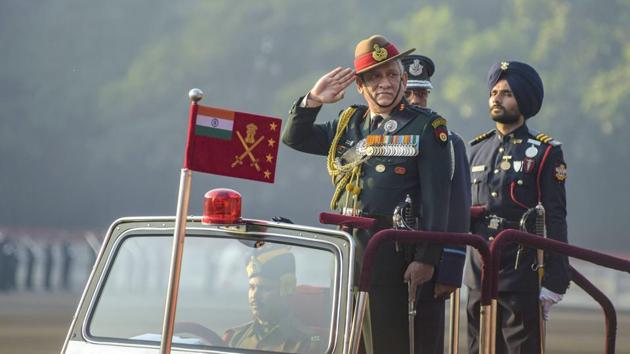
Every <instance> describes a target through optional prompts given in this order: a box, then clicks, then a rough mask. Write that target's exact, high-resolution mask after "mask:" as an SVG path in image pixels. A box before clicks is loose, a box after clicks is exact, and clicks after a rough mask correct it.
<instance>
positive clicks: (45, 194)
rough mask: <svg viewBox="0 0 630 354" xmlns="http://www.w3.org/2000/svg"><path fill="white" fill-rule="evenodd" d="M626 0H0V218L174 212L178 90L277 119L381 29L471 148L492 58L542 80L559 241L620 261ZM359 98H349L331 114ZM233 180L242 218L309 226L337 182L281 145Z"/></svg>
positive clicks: (626, 222)
mask: <svg viewBox="0 0 630 354" xmlns="http://www.w3.org/2000/svg"><path fill="white" fill-rule="evenodd" d="M629 23H630V1H628V0H608V1H604V2H602V1H594V0H593V1H588V0H578V1H561V0H551V1H550V0H528V1H524V0H514V1H503V0H483V1H474V2H460V1H455V0H447V1H444V0H440V1H438V0H430V1H423V2H410V1H397V0H391V1H387V2H385V1H358V0H356V1H341V2H340V1H333V0H321V1H317V2H313V1H289V0H266V1H193V0H182V1H166V0H150V1H149V0H134V1H128V0H124V1H123V0H109V1H106V2H93V1H90V2H85V1H79V0H57V1H51V2H48V1H18V0H3V1H2V2H1V3H0V53H1V54H0V64H1V65H0V198H1V199H0V200H2V203H0V225H4V226H9V227H23V226H28V227H33V226H38V227H45V228H48V227H54V228H61V229H67V228H70V229H72V228H80V229H98V230H104V229H105V228H106V227H107V226H108V225H109V224H110V223H111V222H112V220H113V219H115V218H118V217H120V216H125V215H173V214H174V213H175V203H176V196H177V189H178V181H179V169H180V168H181V166H182V160H183V153H184V142H185V131H186V128H187V110H188V104H189V101H188V97H187V93H188V90H189V89H191V88H193V87H198V88H201V89H202V90H203V91H204V92H205V94H206V97H205V98H204V100H203V101H202V103H204V104H207V105H215V106H219V107H226V108H231V109H234V110H240V111H247V112H255V113H260V114H265V115H274V116H277V117H282V118H284V117H285V116H286V112H287V111H288V110H289V108H290V106H291V104H292V102H293V100H294V99H295V98H297V97H298V96H299V95H302V94H304V93H306V92H307V91H308V90H309V89H310V87H311V86H312V85H313V83H314V81H315V80H316V79H317V78H318V77H319V76H321V75H322V74H323V73H325V72H327V71H328V70H329V69H331V68H333V67H335V66H337V65H341V66H350V65H352V60H353V53H354V46H355V44H356V42H358V41H359V40H361V39H363V38H367V37H368V36H369V35H371V34H374V33H381V34H384V35H385V36H387V37H388V38H389V39H391V40H392V41H394V42H395V43H396V44H397V45H398V47H399V48H400V49H401V50H403V49H405V48H408V47H416V48H417V51H416V52H417V53H421V54H424V55H428V56H429V57H431V58H432V59H433V60H434V61H435V63H436V66H437V70H436V74H435V75H434V78H433V82H434V86H435V89H434V91H433V92H432V94H431V96H430V106H431V107H432V108H433V109H434V110H436V111H438V112H439V113H441V114H442V115H443V116H444V117H446V118H447V119H448V121H449V127H450V128H451V129H453V130H455V131H457V132H459V133H460V134H461V135H462V136H463V137H464V138H465V139H466V140H469V139H472V138H473V137H474V136H475V135H477V134H479V133H481V132H485V131H487V130H488V129H490V128H492V124H491V121H490V119H489V118H488V114H487V95H488V90H487V88H486V80H485V77H486V73H487V70H488V68H489V66H490V65H491V64H492V63H494V62H497V61H500V60H504V59H515V60H522V61H526V62H528V63H531V64H532V65H533V66H534V67H536V68H537V69H538V70H539V72H540V74H541V75H542V77H543V80H544V83H545V91H546V94H545V99H544V104H543V108H542V110H541V112H540V113H539V114H538V115H537V116H536V117H535V118H533V119H531V120H530V121H529V123H530V125H531V126H532V127H533V128H534V129H537V130H541V131H543V132H545V133H547V134H548V135H550V136H553V137H555V138H556V139H558V140H560V141H562V142H563V143H564V145H563V149H564V152H565V156H566V160H567V164H568V168H569V169H568V176H569V178H568V180H567V189H568V212H569V219H568V222H569V237H570V240H571V242H572V243H574V244H577V245H581V246H586V247H592V248H595V249H605V250H612V249H614V250H616V251H623V252H625V251H628V249H629V248H630V241H629V240H630V239H629V238H628V237H627V234H628V231H627V230H628V228H629V226H630V218H629V217H627V210H628V207H627V205H628V199H629V197H630V188H628V187H627V183H626V181H627V176H626V175H627V174H628V169H629V167H630V166H629V164H628V157H627V156H628V152H629V146H628V141H630V139H629V138H630V134H629V130H628V129H627V125H628V120H627V114H628V113H627V112H630V100H629V99H628V98H629V93H630V85H628V84H627V82H628V81H629V80H630V39H629V38H630V36H628V33H629V32H630V28H629V27H630V25H629ZM359 101H360V97H358V96H357V95H356V93H355V90H354V89H351V90H350V92H349V93H348V95H347V97H346V99H345V100H343V101H342V104H339V105H336V106H331V107H328V108H326V109H325V110H324V111H323V112H322V114H320V120H322V121H323V120H328V119H332V118H333V117H334V116H335V115H336V113H337V112H338V110H340V109H342V108H343V107H344V106H346V105H348V104H351V103H356V102H359ZM214 187H231V188H234V189H237V190H239V191H240V192H241V193H242V194H243V196H244V215H246V216H247V217H253V218H270V217H272V216H274V215H283V216H286V217H289V218H292V219H294V220H295V221H297V222H300V223H307V224H315V223H316V222H317V218H316V217H317V214H318V213H319V212H320V211H323V210H326V209H327V205H328V202H329V198H330V195H331V192H332V187H331V185H330V182H329V178H328V176H327V173H326V169H325V161H324V158H323V157H318V156H307V155H304V154H301V153H298V152H295V151H292V150H290V149H288V148H286V147H285V146H282V147H281V149H280V153H279V158H278V167H277V174H276V183H275V184H274V185H267V184H261V183H254V182H249V181H243V180H236V179H227V178H223V177H217V176H206V175H201V174H195V175H194V177H193V193H192V196H193V197H192V200H191V209H190V210H191V213H193V214H199V213H200V211H201V200H202V195H203V193H204V192H205V191H206V190H208V189H211V188H214Z"/></svg>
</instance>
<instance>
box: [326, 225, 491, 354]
mask: <svg viewBox="0 0 630 354" xmlns="http://www.w3.org/2000/svg"><path fill="white" fill-rule="evenodd" d="M374 221H375V220H374V219H371V218H362V217H355V216H343V215H338V214H331V213H321V214H320V222H321V223H323V224H332V225H339V226H342V227H349V228H361V229H370V228H372V227H373V225H374ZM390 241H399V242H403V243H412V242H433V243H439V244H451V245H462V246H465V245H469V246H472V247H474V248H476V249H477V250H478V251H479V253H480V255H481V261H482V262H481V284H482V286H481V309H480V312H481V314H480V317H481V321H480V322H481V338H482V339H481V342H482V343H483V344H484V347H488V345H489V342H490V326H489V324H490V317H489V315H491V313H492V310H491V305H490V302H491V298H490V285H491V284H490V281H491V280H492V278H491V277H489V276H488V275H489V274H491V273H492V272H491V270H490V269H489V267H491V266H492V262H490V249H489V248H488V245H487V244H486V242H485V241H484V239H483V238H482V237H481V236H478V235H471V234H461V233H447V232H428V231H404V230H395V229H385V230H381V231H379V232H377V233H376V234H374V235H372V237H370V239H369V241H368V244H367V246H366V248H365V250H364V255H363V266H362V269H361V277H360V279H359V294H358V297H357V303H356V306H355V311H354V317H353V319H352V331H351V338H350V339H349V343H348V344H349V349H348V352H349V353H353V354H354V353H357V352H358V350H359V341H360V333H361V326H362V324H363V319H364V314H365V311H366V309H367V302H368V298H369V296H368V289H369V288H370V283H371V277H372V263H373V259H374V257H375V256H376V251H377V250H378V248H379V247H380V246H381V244H382V243H384V242H390ZM451 347H453V339H452V338H451ZM451 351H453V348H451ZM455 352H457V348H455ZM485 352H487V351H485Z"/></svg>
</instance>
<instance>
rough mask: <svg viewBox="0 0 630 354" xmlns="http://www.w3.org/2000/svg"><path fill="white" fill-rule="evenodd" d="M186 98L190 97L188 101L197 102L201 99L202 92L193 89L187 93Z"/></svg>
mask: <svg viewBox="0 0 630 354" xmlns="http://www.w3.org/2000/svg"><path fill="white" fill-rule="evenodd" d="M188 97H190V100H191V101H193V102H199V101H201V99H202V98H203V91H201V90H200V89H198V88H194V89H192V90H190V91H188Z"/></svg>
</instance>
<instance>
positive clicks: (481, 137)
mask: <svg viewBox="0 0 630 354" xmlns="http://www.w3.org/2000/svg"><path fill="white" fill-rule="evenodd" d="M496 132H497V131H496V130H494V129H491V130H488V131H487V132H485V133H483V134H479V135H477V136H476V137H475V138H474V139H473V140H471V141H469V142H468V143H469V144H470V146H474V145H476V144H478V143H480V142H482V141H484V140H486V139H488V138H489V137H491V136H493V135H494V134H496Z"/></svg>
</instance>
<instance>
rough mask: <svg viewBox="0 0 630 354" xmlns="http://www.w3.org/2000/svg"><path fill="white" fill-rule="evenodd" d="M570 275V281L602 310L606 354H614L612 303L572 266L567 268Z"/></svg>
mask: <svg viewBox="0 0 630 354" xmlns="http://www.w3.org/2000/svg"><path fill="white" fill-rule="evenodd" d="M569 268H570V269H571V273H572V278H573V279H572V281H573V282H574V283H575V284H577V285H578V286H579V287H580V288H582V290H584V291H585V292H586V293H587V294H589V295H591V297H592V298H593V299H594V300H595V301H597V302H598V303H599V305H600V306H601V307H602V310H604V318H605V320H606V354H613V353H614V352H615V341H616V339H617V313H616V312H615V307H614V305H613V303H612V302H611V301H610V299H608V297H606V295H604V293H603V292H601V291H600V290H599V289H598V288H597V287H596V286H595V285H593V283H591V282H590V281H589V280H588V279H586V277H585V276H584V275H582V274H581V273H580V272H578V271H577V270H576V269H575V268H573V267H572V266H569Z"/></svg>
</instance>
